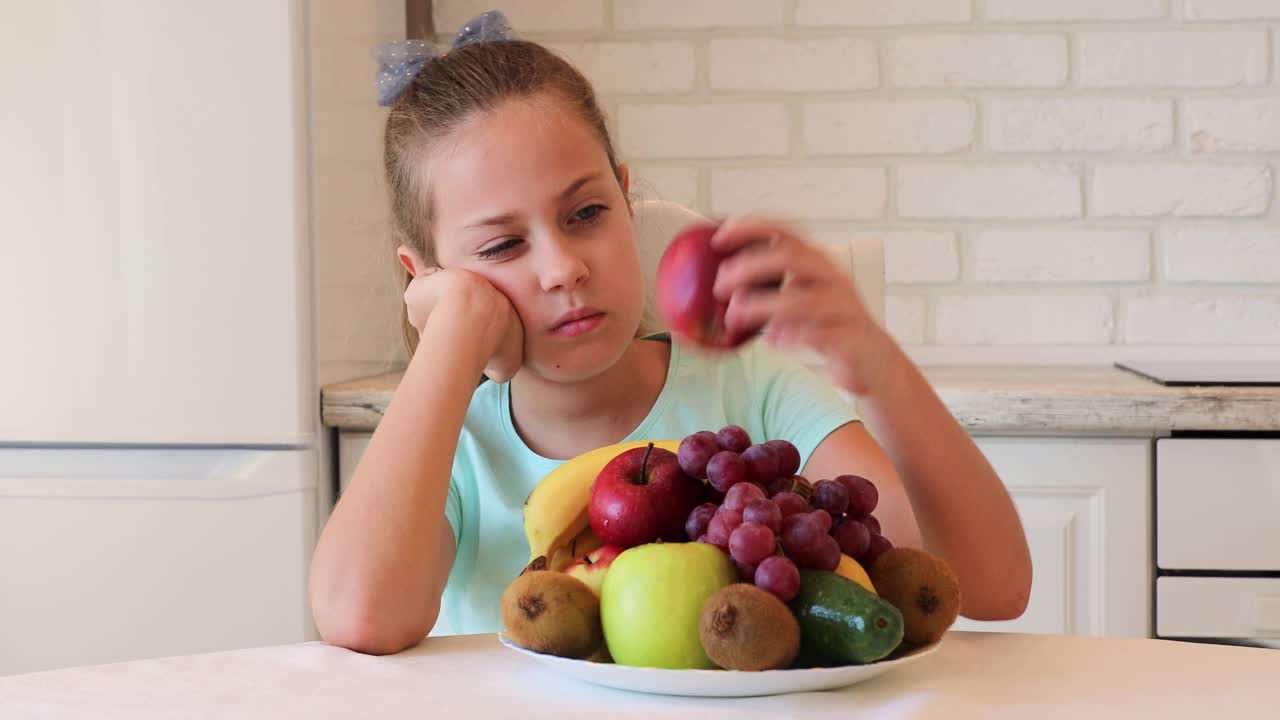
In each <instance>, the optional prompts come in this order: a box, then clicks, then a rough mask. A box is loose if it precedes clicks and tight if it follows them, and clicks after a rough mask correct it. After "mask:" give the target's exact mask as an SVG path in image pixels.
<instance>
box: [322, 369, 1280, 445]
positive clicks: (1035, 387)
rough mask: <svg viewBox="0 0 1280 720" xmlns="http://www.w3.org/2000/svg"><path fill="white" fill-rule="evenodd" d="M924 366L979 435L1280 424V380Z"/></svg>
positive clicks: (361, 411) (328, 400)
mask: <svg viewBox="0 0 1280 720" xmlns="http://www.w3.org/2000/svg"><path fill="white" fill-rule="evenodd" d="M922 370H923V371H924V373H925V376H926V377H927V378H928V379H929V382H930V383H931V384H932V385H933V387H934V389H935V390H936V391H937V393H938V395H939V397H941V398H942V401H943V402H944V403H945V404H946V405H947V407H948V408H949V409H950V410H951V413H952V414H953V415H954V416H955V417H956V419H957V420H959V421H960V423H961V424H962V425H963V426H964V427H965V428H966V429H967V430H968V431H969V432H971V433H974V434H1015V433H1017V434H1028V433H1029V434H1036V433H1043V434H1058V435H1061V434H1068V433H1070V434H1083V435H1095V434H1096V435H1142V436H1159V435H1167V434H1168V433H1169V432H1170V431H1173V430H1214V431H1274V430H1280V387H1224V386H1212V387H1166V386H1163V385H1160V384H1159V383H1156V382H1152V381H1150V380H1147V379H1145V378H1142V377H1139V376H1137V375H1135V374H1133V373H1130V372H1128V371H1125V370H1120V369H1118V368H1114V367H1111V366H1105V365H1007V366H1006V365H934V366H924V367H922ZM401 374H402V373H400V372H392V373H385V374H382V375H376V376H373V377H369V378H363V379H360V380H355V381H351V382H343V383H335V384H332V385H327V386H325V387H324V389H323V392H322V398H323V400H322V403H323V420H324V423H325V424H326V425H328V426H331V427H336V428H339V429H342V430H352V431H364V432H368V431H372V430H373V429H374V428H375V427H376V426H377V424H378V421H379V420H380V419H381V418H382V412H383V410H384V409H385V408H386V406H387V403H388V402H390V400H391V394H392V393H393V392H394V391H395V388H396V385H397V384H398V383H399V381H400V377H401Z"/></svg>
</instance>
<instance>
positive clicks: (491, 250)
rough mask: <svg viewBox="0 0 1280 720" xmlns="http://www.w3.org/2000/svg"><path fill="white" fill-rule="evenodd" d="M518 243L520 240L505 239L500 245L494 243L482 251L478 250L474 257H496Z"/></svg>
mask: <svg viewBox="0 0 1280 720" xmlns="http://www.w3.org/2000/svg"><path fill="white" fill-rule="evenodd" d="M520 242H521V240H520V238H507V239H506V240H503V241H502V242H500V243H495V244H493V245H490V246H489V247H487V248H485V249H483V250H480V251H479V252H477V253H476V255H478V256H479V257H482V258H491V257H496V256H498V255H501V254H502V253H504V252H506V251H508V250H510V249H512V248H514V247H515V246H517V245H519V244H520Z"/></svg>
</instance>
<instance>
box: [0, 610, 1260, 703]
mask: <svg viewBox="0 0 1280 720" xmlns="http://www.w3.org/2000/svg"><path fill="white" fill-rule="evenodd" d="M853 716H865V717H872V716H874V717H876V718H970V717H971V718H1033V719H1034V720H1046V719H1047V718H1104V717H1125V718H1162V719H1163V718H1195V720H1204V719H1205V718H1214V719H1221V720H1236V719H1237V718H1264V717H1265V718H1270V717H1277V716H1280V650H1271V649H1258V648H1241V647H1225V646H1217V645H1201V644H1189V643H1179V642H1172V641H1163V640H1136V639H1111V638H1083V637H1068V636H1049V635H1013V634H988V633H970V632H959V631H953V632H951V633H950V634H949V635H948V636H947V638H946V639H945V641H944V643H943V646H942V647H941V648H940V649H939V650H938V651H937V652H935V653H933V654H932V655H930V656H929V657H926V658H922V659H921V660H920V661H919V662H916V663H914V664H910V665H908V666H905V667H902V668H899V669H895V670H892V671H890V672H887V673H885V674H883V675H880V676H879V677H876V678H873V679H871V680H868V681H865V682H863V683H861V684H858V685H853V686H850V687H848V688H845V689H843V690H839V691H830V692H820V693H805V694H797V695H780V696H774V697H761V698H743V699H729V700H721V699H701V698H677V697H663V696H656V695H644V694H638V693H630V692H625V691H621V690H611V689H607V688H600V687H595V686H592V685H587V684H584V683H579V682H577V681H573V680H569V679H565V678H561V677H560V676H558V675H554V674H552V673H551V672H550V671H548V670H546V669H544V668H543V667H542V666H541V665H540V664H538V663H536V662H534V661H533V660H531V659H529V658H525V657H522V656H521V655H519V654H517V653H515V652H513V651H511V650H508V649H507V648H504V647H502V646H501V645H500V644H499V643H498V641H497V639H496V637H495V636H492V635H476V636H467V637H446V638H431V639H429V640H427V641H426V642H424V643H423V644H421V645H419V646H418V647H416V648H413V649H411V650H408V651H405V652H403V653H400V654H398V655H394V656H387V657H373V656H366V655H360V654H358V653H353V652H349V651H347V650H342V649H339V648H335V647H330V646H328V645H325V644H323V643H304V644H299V645H286V646H278V647H267V648H258V649H252V650H237V651H231V652H223V653H212V654H206V655H193V656H187V657H176V658H162V659H155V660H141V661H134V662H128V663H117V664H112V665H100V666H92V667H82V668H70V669H65V670H54V671H49V672H43V673H31V674H26V675H13V676H8V677H0V718H5V719H6V720H10V719H13V720H16V719H19V718H21V719H24V720H25V719H26V718H64V717H65V718H95V719H96V718H128V719H129V720H145V719H147V718H192V717H199V718H246V719H253V718H302V719H305V720H316V719H318V718H377V719H378V720H385V719H388V718H449V719H450V720H454V719H456V718H472V717H475V718H514V717H520V718H554V719H555V720H569V719H571V718H593V717H594V718H606V719H607V720H619V719H621V718H638V719H639V718H643V719H644V720H653V719H657V718H694V717H696V718H722V717H723V718H734V719H735V720H738V719H747V718H762V719H764V718H767V719H768V720H777V719H778V718H786V717H803V718H806V719H807V718H819V717H840V718H849V717H853Z"/></svg>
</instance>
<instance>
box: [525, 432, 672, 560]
mask: <svg viewBox="0 0 1280 720" xmlns="http://www.w3.org/2000/svg"><path fill="white" fill-rule="evenodd" d="M651 442H652V443H653V445H654V447H659V448H662V449H664V450H670V451H671V452H676V451H677V450H678V449H679V448H680V441H679V440H637V441H634V442H625V443H616V444H614V445H606V446H604V447H601V448H596V449H595V450H589V451H587V452H585V453H582V454H581V455H579V456H577V457H575V458H572V459H570V460H566V461H564V462H563V463H561V464H560V466H559V467H557V468H556V469H555V470H552V471H551V472H549V473H547V474H546V476H544V477H543V478H542V479H541V480H539V481H538V484H537V485H535V486H534V488H533V492H531V493H529V497H528V498H526V499H525V501H524V532H525V536H526V537H527V538H528V539H529V561H530V562H533V561H534V560H537V559H538V558H539V557H545V558H547V562H548V563H549V565H550V566H551V568H552V569H555V565H556V562H557V558H556V552H557V551H558V550H559V551H561V554H562V555H565V556H567V557H568V561H565V562H564V564H565V565H567V564H568V562H571V561H572V560H573V558H575V557H580V556H581V555H584V554H586V552H590V550H587V551H585V552H583V553H579V552H577V548H576V547H573V545H574V544H575V543H574V540H575V538H578V537H579V536H580V535H582V532H583V530H586V531H587V532H590V531H591V522H590V520H589V519H588V517H587V505H588V504H589V503H590V502H591V486H592V485H594V484H595V481H596V476H597V475H599V474H600V471H601V470H602V469H604V466H605V465H608V464H609V461H610V460H613V459H614V458H616V457H617V456H618V455H620V454H622V453H623V452H626V451H627V450H630V449H632V448H638V447H645V446H646V445H648V444H649V443H651ZM591 537H592V538H595V536H594V535H591ZM595 542H599V539H598V538H596V539H595ZM583 547H586V545H583ZM561 569H563V568H561Z"/></svg>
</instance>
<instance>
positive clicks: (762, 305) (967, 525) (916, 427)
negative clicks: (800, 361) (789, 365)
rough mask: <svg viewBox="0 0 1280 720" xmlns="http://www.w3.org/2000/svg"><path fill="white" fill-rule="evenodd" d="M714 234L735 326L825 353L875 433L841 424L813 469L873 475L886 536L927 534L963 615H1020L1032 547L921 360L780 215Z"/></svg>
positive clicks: (733, 222)
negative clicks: (947, 568) (955, 583)
mask: <svg viewBox="0 0 1280 720" xmlns="http://www.w3.org/2000/svg"><path fill="white" fill-rule="evenodd" d="M712 242H713V244H715V245H716V246H717V247H718V248H719V249H721V250H723V251H725V252H733V253H735V255H734V256H733V257H731V258H730V259H729V260H727V261H725V262H724V263H723V264H722V265H721V267H720V271H719V273H718V277H717V279H716V292H717V295H719V296H720V297H721V298H722V299H727V300H729V311H728V316H727V318H726V323H727V324H728V325H729V326H730V327H731V328H745V327H762V328H763V330H764V334H765V336H766V338H767V339H768V340H769V341H770V342H771V343H772V344H774V345H777V346H782V347H807V348H810V349H812V350H816V351H817V352H818V353H820V354H821V355H822V356H823V358H824V359H825V360H826V363H827V367H828V369H829V370H830V371H831V374H832V377H833V378H834V380H835V382H836V383H837V384H838V385H840V386H841V387H843V388H844V389H846V390H848V391H850V392H852V393H854V394H856V395H857V396H858V397H859V400H860V405H861V408H862V410H863V413H864V415H865V416H866V420H867V423H868V425H869V426H870V432H868V429H867V428H866V427H863V426H862V425H861V424H859V423H853V424H850V425H846V426H845V427H843V428H841V429H839V430H837V431H836V432H834V433H832V434H831V436H829V437H828V438H827V439H826V440H825V441H823V443H822V444H821V445H820V446H819V447H818V449H817V450H816V451H815V452H814V453H813V456H812V457H811V458H810V460H809V462H808V463H807V464H806V466H805V469H804V473H805V476H806V477H808V478H809V479H810V480H814V481H816V480H821V479H824V478H827V477H835V476H836V475H842V474H847V473H848V474H860V475H864V476H865V477H867V478H868V479H869V480H871V481H872V482H873V483H875V484H876V487H877V489H878V490H880V493H881V501H880V507H879V508H878V509H877V511H876V513H875V515H876V519H878V520H880V521H881V524H882V528H883V530H884V535H885V537H887V538H888V539H889V540H890V541H891V542H894V543H895V544H899V545H912V544H915V545H917V546H919V545H920V544H921V543H922V544H923V547H925V548H926V549H928V550H929V551H930V552H933V553H935V554H937V555H939V556H941V557H942V558H944V559H945V560H946V561H947V563H948V564H949V565H951V567H952V569H953V570H954V571H955V573H956V577H957V579H958V580H959V582H960V594H961V598H962V599H961V604H962V605H961V612H963V613H964V614H965V616H967V617H970V618H974V619H981V620H999V619H1009V618H1014V617H1018V616H1019V615H1021V614H1022V611H1023V610H1024V609H1025V608H1026V604H1027V600H1028V598H1029V596H1030V594H1031V552H1030V549H1029V548H1028V547H1027V540H1026V535H1025V534H1024V532H1023V529H1022V523H1021V520H1020V519H1019V517H1018V513H1017V510H1016V508H1015V507H1014V504H1013V501H1012V499H1011V498H1010V497H1009V494H1008V491H1007V490H1006V489H1005V487H1004V484H1003V483H1002V482H1001V481H1000V478H999V477H998V476H997V475H996V473H995V471H994V470H993V469H992V468H991V465H990V463H988V462H987V460H986V458H985V457H984V456H983V455H982V453H981V451H979V450H978V448H977V446H976V445H975V444H974V443H973V441H972V440H971V439H970V438H969V436H968V434H967V433H966V432H965V431H964V428H962V427H961V426H960V424H959V423H957V422H956V420H955V418H954V417H952V415H951V413H950V412H949V411H948V410H947V408H946V406H944V405H943V404H942V401H941V400H939V399H938V397H937V395H936V394H935V393H934V392H933V389H932V388H931V387H930V386H929V384H928V382H927V381H926V380H925V379H924V377H923V376H922V375H921V374H920V371H919V369H918V368H916V366H915V365H914V364H913V363H912V362H911V360H910V359H909V358H908V357H907V355H906V353H905V352H903V351H902V349H901V348H900V347H899V346H898V345H897V344H896V343H895V342H894V341H893V339H892V338H891V337H889V335H888V333H887V332H885V331H884V329H883V328H881V327H880V326H879V325H878V324H877V323H876V322H875V321H874V319H873V318H871V317H870V315H869V314H868V313H867V311H866V309H865V307H864V306H863V304H862V301H861V298H859V297H858V294H857V291H856V289H855V288H854V286H853V280H852V279H851V278H850V277H849V276H848V275H847V274H846V273H843V272H841V271H839V270H838V269H836V268H834V267H833V266H832V264H831V262H830V259H829V258H828V256H827V255H826V254H825V253H824V252H823V251H822V250H820V249H818V248H816V247H813V246H812V245H810V244H809V243H808V242H806V241H804V240H803V239H802V238H801V237H800V236H799V235H798V234H797V233H796V232H795V231H794V230H792V229H791V228H789V227H787V226H786V225H784V224H782V223H778V222H775V221H770V220H766V219H762V218H755V217H743V218H734V219H730V220H728V221H726V222H725V223H724V224H723V225H721V227H720V229H719V231H718V232H717V234H716V236H715V238H713V240H712ZM779 281H780V282H779ZM779 284H780V287H779ZM872 434H874V438H873V437H872Z"/></svg>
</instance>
